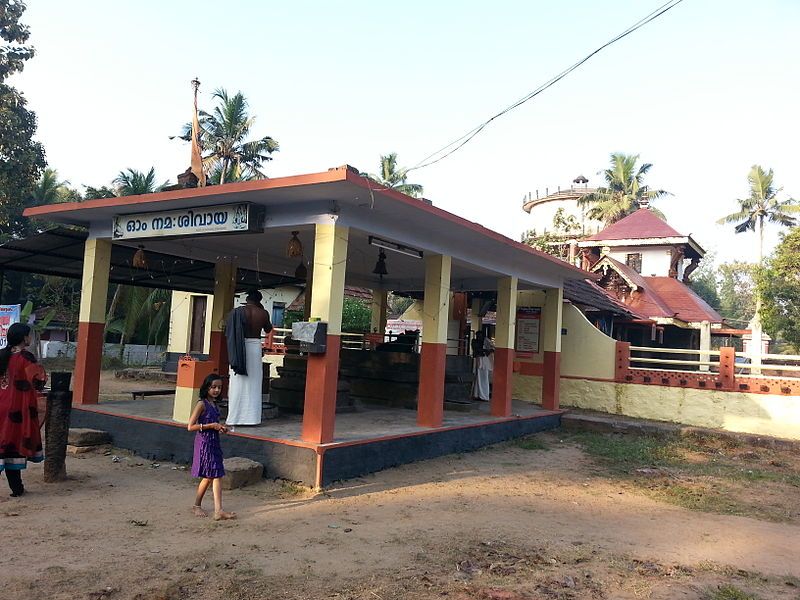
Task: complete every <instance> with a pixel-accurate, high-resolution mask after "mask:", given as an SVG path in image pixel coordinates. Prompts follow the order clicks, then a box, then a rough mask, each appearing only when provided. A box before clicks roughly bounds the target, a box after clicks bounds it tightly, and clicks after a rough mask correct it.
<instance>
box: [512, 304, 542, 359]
mask: <svg viewBox="0 0 800 600" xmlns="http://www.w3.org/2000/svg"><path fill="white" fill-rule="evenodd" d="M541 318H542V309H541V308H518V309H517V345H516V347H515V350H516V351H517V352H530V353H531V354H536V353H538V352H539V324H540V323H541Z"/></svg>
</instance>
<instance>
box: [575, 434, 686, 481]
mask: <svg viewBox="0 0 800 600" xmlns="http://www.w3.org/2000/svg"><path fill="white" fill-rule="evenodd" d="M572 438H573V439H574V440H575V441H576V442H578V443H579V444H580V445H581V446H583V448H584V450H586V452H587V453H588V454H590V455H591V456H593V457H595V458H597V459H600V460H601V461H602V462H603V463H604V464H607V465H608V466H610V467H612V468H613V469H614V470H625V471H627V470H629V469H630V468H632V467H640V466H644V465H652V466H669V465H672V464H674V463H675V462H677V460H678V458H679V456H678V450H677V443H676V441H675V440H674V439H670V438H660V437H654V436H647V435H641V436H640V435H634V434H618V433H613V434H605V433H595V432H591V431H587V432H581V433H577V434H575V435H573V436H572Z"/></svg>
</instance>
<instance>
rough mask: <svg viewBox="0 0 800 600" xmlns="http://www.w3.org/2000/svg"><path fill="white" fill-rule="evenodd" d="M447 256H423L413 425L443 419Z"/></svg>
mask: <svg viewBox="0 0 800 600" xmlns="http://www.w3.org/2000/svg"><path fill="white" fill-rule="evenodd" d="M451 264H452V260H451V258H450V257H449V256H442V255H428V256H426V257H425V299H424V301H423V308H422V313H423V314H422V353H421V356H420V368H419V391H418V393H417V424H418V425H421V426H422V427H440V426H441V425H442V420H443V418H444V374H445V363H446V360H447V321H448V317H449V313H450V270H451Z"/></svg>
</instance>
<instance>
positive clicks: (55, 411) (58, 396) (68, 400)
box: [44, 384, 72, 483]
mask: <svg viewBox="0 0 800 600" xmlns="http://www.w3.org/2000/svg"><path fill="white" fill-rule="evenodd" d="M71 410H72V392H70V391H69V384H67V389H66V390H52V391H50V393H48V394H47V413H46V414H45V434H44V437H45V452H44V456H45V459H44V481H45V483H53V482H56V481H64V480H65V479H66V478H67V467H66V464H65V463H66V458H67V438H68V437H69V417H70V411H71Z"/></svg>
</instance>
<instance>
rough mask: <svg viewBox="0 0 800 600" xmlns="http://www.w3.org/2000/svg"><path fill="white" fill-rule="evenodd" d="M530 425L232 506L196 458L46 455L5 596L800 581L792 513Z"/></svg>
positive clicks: (527, 594) (717, 587) (11, 533)
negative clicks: (487, 441)
mask: <svg viewBox="0 0 800 600" xmlns="http://www.w3.org/2000/svg"><path fill="white" fill-rule="evenodd" d="M529 440H530V441H529V442H528V443H526V442H511V443H507V444H501V445H497V446H493V447H491V448H487V449H484V450H481V451H478V452H473V453H469V454H463V455H454V456H449V457H443V458H440V459H436V460H431V461H426V462H422V463H417V464H413V465H407V466H404V467H400V468H396V469H390V470H387V471H384V472H381V473H377V474H375V475H371V476H368V477H364V478H361V479H358V480H351V481H348V482H345V483H343V484H340V485H338V486H335V487H333V488H331V489H328V490H326V491H325V492H324V493H314V492H312V491H311V490H307V489H305V488H302V487H299V486H296V485H294V484H291V483H287V482H281V481H268V480H265V481H264V482H262V483H260V484H258V485H255V486H253V487H249V488H244V489H240V490H235V491H232V492H226V493H225V505H226V509H228V510H234V511H236V512H237V513H238V515H239V518H238V520H236V521H230V522H213V521H211V520H209V519H202V518H196V517H193V516H191V514H190V510H189V507H190V506H191V504H192V500H193V494H194V482H193V480H192V479H191V477H190V475H189V473H188V472H187V471H186V469H185V467H184V466H180V465H173V464H168V463H161V464H158V465H156V464H151V463H149V462H148V461H145V460H143V459H141V458H139V457H137V456H133V455H130V454H127V453H125V452H124V451H120V450H107V451H106V452H108V453H104V452H103V451H102V450H99V451H96V452H92V453H87V454H82V455H78V456H70V457H68V463H67V468H68V472H69V475H70V479H69V480H68V481H66V482H64V483H59V484H44V483H42V482H41V466H40V465H32V466H31V467H30V468H29V469H28V471H27V472H26V473H25V481H26V485H27V488H28V491H29V493H28V494H26V495H25V496H24V497H22V498H8V497H7V496H6V494H5V490H3V491H2V499H0V526H2V532H3V540H4V543H3V545H4V548H5V553H4V554H5V559H6V560H5V563H6V567H5V568H3V569H2V570H0V586H1V587H0V589H2V590H3V593H2V597H3V598H10V599H11V598H13V599H16V600H29V599H30V600H32V599H40V598H49V599H53V600H56V599H65V600H66V599H69V600H73V599H87V600H100V599H108V600H123V599H138V600H144V599H148V600H150V599H152V600H155V599H170V600H172V599H175V600H177V599H183V598H187V599H194V598H198V599H199V598H204V599H223V598H225V599H246V598H247V599H249V598H257V599H262V598H263V599H273V598H290V599H301V598H313V599H317V598H319V599H323V598H325V599H327V598H336V599H340V600H344V599H364V600H367V599H369V600H375V599H378V600H381V599H383V600H389V599H396V598H422V599H432V598H451V599H454V600H471V599H480V600H522V599H534V598H548V599H550V598H577V599H583V598H711V599H717V600H725V599H732V600H736V599H740V598H786V599H790V598H791V599H797V598H800V587H798V586H800V560H799V559H798V557H799V556H800V526H799V525H798V524H797V522H796V520H795V519H793V518H792V519H788V520H787V519H784V520H782V522H773V521H771V520H767V519H763V518H751V517H742V516H731V515H723V514H712V513H708V512H702V511H697V510H688V509H686V508H682V507H679V506H674V505H671V504H668V503H665V502H663V501H661V500H659V499H654V498H653V497H652V496H650V495H648V492H647V489H646V488H642V487H637V485H636V480H635V479H632V480H627V481H622V480H620V479H619V478H618V477H616V476H615V475H614V474H613V473H611V472H610V471H607V470H605V469H604V468H603V467H602V462H597V458H596V457H593V455H590V454H589V453H587V451H585V450H584V449H583V448H584V447H585V446H584V445H582V444H585V440H584V441H582V442H581V441H575V440H574V439H571V438H570V437H568V436H567V435H566V434H561V433H559V432H555V433H548V434H542V435H537V436H535V437H534V438H529ZM114 456H117V457H119V459H120V460H119V462H114V461H113V457H114ZM2 485H3V486H5V483H3V484H2ZM791 489H793V490H794V491H795V492H797V488H794V487H792V488H791ZM784 500H785V502H787V503H794V506H795V507H796V506H797V502H798V500H797V494H796V493H795V494H794V496H793V497H787V498H785V499H784ZM208 501H210V498H207V502H208Z"/></svg>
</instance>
